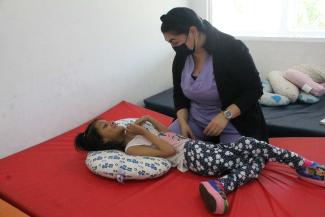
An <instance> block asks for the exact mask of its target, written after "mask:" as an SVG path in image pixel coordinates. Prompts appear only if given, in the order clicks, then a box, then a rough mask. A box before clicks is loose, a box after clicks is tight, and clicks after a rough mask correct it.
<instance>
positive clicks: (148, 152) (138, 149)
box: [126, 124, 176, 158]
mask: <svg viewBox="0 0 325 217" xmlns="http://www.w3.org/2000/svg"><path fill="white" fill-rule="evenodd" d="M126 130H127V131H129V132H130V133H132V134H135V135H141V136H143V137H145V138H146V139H148V140H149V141H150V142H151V143H152V144H154V145H155V146H156V148H153V147H150V146H145V145H138V146H131V147H129V148H128V149H127V151H126V153H127V154H130V155H142V156H151V157H164V158H166V157H170V156H173V155H175V154H176V151H175V149H174V147H173V146H171V145H170V144H169V143H168V142H166V141H164V140H162V139H160V138H159V137H158V136H156V135H154V134H152V133H150V132H149V131H147V130H146V129H144V128H142V127H140V126H139V125H136V124H131V125H129V126H128V127H127V128H126Z"/></svg>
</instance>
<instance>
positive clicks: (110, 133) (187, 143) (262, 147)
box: [75, 116, 325, 214]
mask: <svg viewBox="0 0 325 217" xmlns="http://www.w3.org/2000/svg"><path fill="white" fill-rule="evenodd" d="M145 121H149V122H151V123H152V124H153V126H154V127H155V128H156V129H157V130H158V133H157V132H156V131H155V132H150V131H148V130H146V129H144V128H142V127H141V125H142V124H143V123H144V122H145ZM167 130H168V129H167V128H166V127H165V126H164V125H163V124H161V123H159V122H158V121H157V120H155V119H153V118H152V117H149V116H143V117H142V118H139V119H138V120H137V121H136V122H135V124H130V125H128V126H127V127H126V128H124V127H121V126H118V125H117V124H116V123H114V121H107V120H95V121H93V122H92V123H90V124H89V125H88V127H87V129H86V131H85V132H84V133H81V134H79V135H78V136H77V137H76V139H75V145H76V148H78V149H82V150H86V151H95V150H108V149H119V150H123V151H125V152H126V153H127V154H129V155H143V156H153V157H163V158H166V159H168V160H169V161H170V162H171V163H172V166H174V167H177V168H178V169H179V170H180V171H182V172H185V171H187V170H191V171H193V172H195V173H197V174H199V175H209V176H215V177H218V178H216V179H213V180H208V181H203V182H201V183H200V185H199V191H200V195H201V197H202V200H203V202H204V204H205V206H206V207H207V209H208V210H209V211H210V212H213V213H215V214H223V213H225V212H226V211H227V209H228V207H229V205H228V201H227V197H226V195H227V194H228V193H230V192H232V191H233V190H234V189H236V188H237V187H239V186H241V185H243V184H245V183H247V182H249V181H251V180H253V179H256V178H257V177H258V175H259V173H260V172H261V171H262V169H263V168H264V167H265V164H266V163H267V162H269V161H276V162H279V163H283V164H287V165H289V166H290V167H292V168H293V169H295V170H296V172H297V174H298V176H299V177H300V178H302V179H304V180H305V181H307V182H311V183H313V184H315V185H319V186H321V187H325V180H324V177H325V166H323V165H319V164H318V163H316V162H314V161H310V160H307V159H305V158H304V157H302V156H300V155H298V154H296V153H294V152H291V151H288V150H285V149H281V148H278V147H275V146H273V145H270V144H268V143H266V142H263V141H258V140H256V139H253V138H249V137H242V138H240V139H239V140H237V141H236V142H232V143H225V144H213V143H210V142H205V141H200V140H194V139H189V138H185V137H182V136H180V135H177V134H175V133H171V132H167Z"/></svg>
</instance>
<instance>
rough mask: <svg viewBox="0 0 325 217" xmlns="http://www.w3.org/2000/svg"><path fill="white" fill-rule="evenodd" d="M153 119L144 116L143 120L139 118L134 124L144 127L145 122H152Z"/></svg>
mask: <svg viewBox="0 0 325 217" xmlns="http://www.w3.org/2000/svg"><path fill="white" fill-rule="evenodd" d="M150 120H151V117H150V116H149V115H144V116H142V117H141V118H138V119H137V120H136V121H135V123H134V124H136V125H142V124H143V123H144V122H146V121H149V122H150Z"/></svg>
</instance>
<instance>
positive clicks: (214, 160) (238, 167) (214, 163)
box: [184, 137, 304, 193]
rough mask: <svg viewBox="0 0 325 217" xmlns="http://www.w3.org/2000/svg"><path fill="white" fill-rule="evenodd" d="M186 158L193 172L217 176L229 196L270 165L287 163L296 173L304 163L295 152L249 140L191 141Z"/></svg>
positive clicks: (247, 138) (186, 149)
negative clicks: (228, 141)
mask: <svg viewBox="0 0 325 217" xmlns="http://www.w3.org/2000/svg"><path fill="white" fill-rule="evenodd" d="M184 156H185V164H186V165H187V167H188V168H189V169H190V170H191V171H193V172H195V173H197V174H199V175H204V176H217V177H218V178H219V181H220V182H221V183H222V184H223V186H224V188H225V192H226V193H229V192H231V191H233V190H234V189H235V188H237V187H238V186H241V185H243V184H245V183H247V182H248V181H250V180H252V179H255V178H257V177H258V175H259V173H260V172H261V171H262V169H263V168H264V166H265V163H267V162H269V161H276V162H279V163H284V164H287V165H289V166H290V167H292V168H294V169H297V168H299V167H301V166H302V165H303V161H304V158H303V157H301V156H299V155H298V154H296V153H294V152H291V151H288V150H286V149H281V148H278V147H275V146H273V145H270V144H268V143H266V142H264V141H258V140H256V139H254V138H249V137H242V138H240V139H239V140H237V141H236V142H232V143H226V144H213V143H209V142H204V141H200V140H190V141H188V142H187V143H186V144H185V151H184Z"/></svg>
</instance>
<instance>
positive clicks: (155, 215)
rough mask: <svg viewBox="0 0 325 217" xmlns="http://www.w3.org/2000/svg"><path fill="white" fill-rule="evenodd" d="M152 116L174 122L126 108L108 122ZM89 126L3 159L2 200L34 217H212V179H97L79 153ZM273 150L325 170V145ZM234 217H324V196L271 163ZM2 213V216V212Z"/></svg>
mask: <svg viewBox="0 0 325 217" xmlns="http://www.w3.org/2000/svg"><path fill="white" fill-rule="evenodd" d="M144 114H150V115H152V116H154V117H156V118H157V119H159V120H160V121H162V122H163V123H164V124H166V125H167V124H169V123H170V122H171V118H170V117H167V116H164V115H161V114H158V113H156V112H152V111H150V110H147V109H144V108H141V107H138V106H136V105H133V104H130V103H127V102H121V103H119V104H118V105H116V106H114V107H113V108H111V109H109V110H108V111H107V112H105V113H104V114H103V115H101V117H103V118H107V119H120V118H126V117H140V116H142V115H144ZM85 126H86V125H82V126H81V127H78V128H77V129H74V130H72V131H70V132H67V133H65V134H63V135H61V136H58V137H56V138H53V139H51V140H49V141H46V142H44V143H42V144H39V145H36V146H34V147H32V148H29V149H26V150H24V151H22V152H19V153H17V154H14V155H12V156H9V157H7V158H4V159H1V160H0V197H1V198H2V199H4V200H5V201H7V202H9V203H10V204H12V205H14V206H16V207H17V208H19V209H21V210H23V211H24V212H26V213H27V214H29V215H31V216H44V217H52V216H53V217H54V216H55V217H59V216H62V217H63V216H64V217H74V216H75V217H83V216H87V217H88V216H91V217H97V216H98V217H105V216H112V217H129V216H135V217H147V216H148V217H160V216H161V217H166V216H168V217H174V216H175V217H176V216H177V217H182V216H184V217H185V216H186V217H190V216H193V217H203V216H212V215H211V214H210V213H208V211H207V210H206V209H205V208H204V205H203V203H202V202H201V199H200V197H199V192H198V184H199V182H200V181H201V180H205V179H207V177H200V176H197V175H195V174H193V173H190V172H188V173H181V172H179V171H177V170H176V169H172V170H171V171H170V172H169V173H168V174H167V175H165V176H163V177H161V178H158V179H154V180H145V181H128V182H127V183H125V184H119V183H117V182H116V181H115V180H110V179H106V178H102V177H99V176H96V175H94V174H92V173H91V172H90V171H89V170H88V169H87V168H86V166H85V164H84V159H85V156H86V154H85V153H80V152H76V151H75V150H74V147H73V140H74V137H75V135H76V134H77V133H78V132H80V131H81V130H83V129H84V128H85ZM271 143H273V144H275V145H277V146H280V147H286V148H288V149H290V150H293V151H296V152H298V153H300V154H303V155H304V156H306V157H308V158H310V159H314V160H317V161H319V162H321V163H325V158H324V155H325V138H278V139H272V140H271ZM229 200H230V206H231V208H230V212H229V213H228V214H227V215H225V216H231V217H239V216H240V217H244V216H250V217H257V216H259V217H260V216H263V217H264V216H267V217H273V216H277V217H309V216H313V217H324V216H325V209H324V205H325V189H322V188H319V187H317V186H313V185H311V184H308V183H305V182H303V181H302V180H300V179H298V178H297V176H296V174H295V173H294V171H293V170H292V169H290V168H288V167H287V166H283V165H280V164H275V163H272V164H271V163H270V164H268V165H267V167H266V168H265V170H264V171H263V172H262V174H261V175H260V177H259V178H258V180H256V181H253V182H251V183H249V184H247V185H245V186H243V187H241V188H239V189H237V190H236V191H235V192H233V193H231V194H230V195H229ZM0 212H1V211H0Z"/></svg>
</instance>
